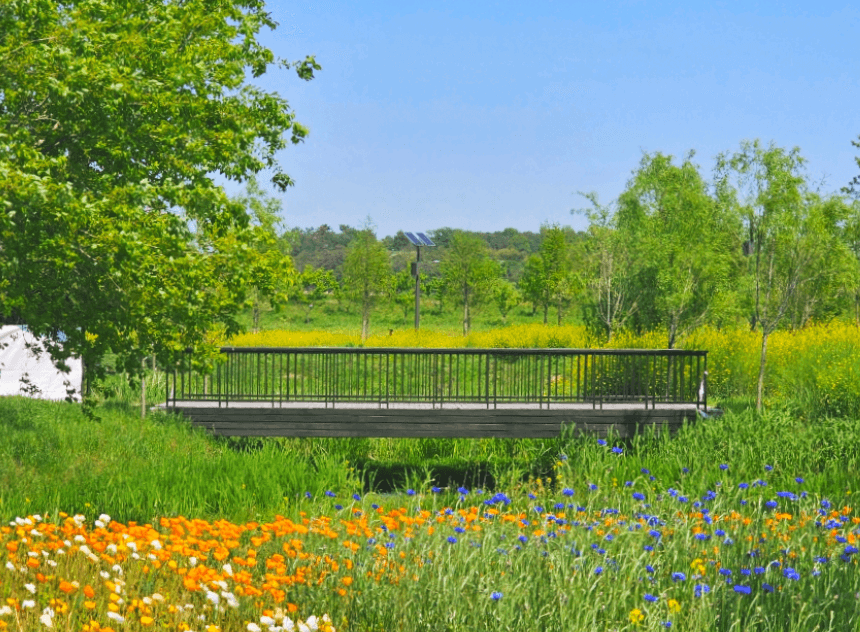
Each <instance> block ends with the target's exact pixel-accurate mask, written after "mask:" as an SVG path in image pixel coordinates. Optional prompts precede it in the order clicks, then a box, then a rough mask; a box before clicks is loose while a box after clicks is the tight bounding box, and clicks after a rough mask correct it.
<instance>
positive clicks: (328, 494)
mask: <svg viewBox="0 0 860 632" xmlns="http://www.w3.org/2000/svg"><path fill="white" fill-rule="evenodd" d="M325 495H326V496H328V497H329V498H334V497H335V493H334V492H333V491H330V490H329V491H326V493H325Z"/></svg>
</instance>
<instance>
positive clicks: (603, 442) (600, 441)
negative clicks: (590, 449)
mask: <svg viewBox="0 0 860 632" xmlns="http://www.w3.org/2000/svg"><path fill="white" fill-rule="evenodd" d="M597 445H606V439H598V440H597Z"/></svg>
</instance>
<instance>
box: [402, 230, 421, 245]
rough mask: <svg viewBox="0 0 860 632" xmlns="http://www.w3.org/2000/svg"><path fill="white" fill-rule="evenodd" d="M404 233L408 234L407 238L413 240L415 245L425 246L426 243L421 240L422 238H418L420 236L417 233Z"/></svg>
mask: <svg viewBox="0 0 860 632" xmlns="http://www.w3.org/2000/svg"><path fill="white" fill-rule="evenodd" d="M403 234H404V235H406V239H408V240H409V241H411V242H412V245H413V246H423V245H424V244H423V243H422V242H421V240H420V239H418V238H417V237H416V236H415V235H413V234H412V233H403ZM418 234H419V235H420V234H421V233H418Z"/></svg>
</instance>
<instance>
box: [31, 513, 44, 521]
mask: <svg viewBox="0 0 860 632" xmlns="http://www.w3.org/2000/svg"><path fill="white" fill-rule="evenodd" d="M33 520H35V521H36V522H42V515H41V514H34V515H33Z"/></svg>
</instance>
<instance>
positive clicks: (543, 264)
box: [520, 224, 580, 325]
mask: <svg viewBox="0 0 860 632" xmlns="http://www.w3.org/2000/svg"><path fill="white" fill-rule="evenodd" d="M579 283H580V282H579V278H578V276H577V275H576V273H575V272H574V270H573V269H572V259H571V245H570V244H569V243H568V241H567V238H566V234H565V232H564V230H562V229H561V228H560V227H559V226H558V225H557V224H556V225H552V226H543V227H541V244H540V249H539V250H538V252H537V254H534V255H532V256H531V257H529V258H528V260H527V261H526V265H525V270H524V271H523V278H522V280H521V281H520V287H521V288H522V292H523V295H524V296H525V297H526V298H527V299H528V300H530V301H532V302H533V303H535V304H536V305H540V306H541V307H543V322H544V323H545V324H546V322H547V318H548V312H549V306H550V305H551V304H552V305H555V306H556V307H557V309H558V324H559V325H560V324H561V318H562V309H563V307H564V306H565V305H567V304H568V303H569V302H570V300H571V299H572V298H573V296H574V295H575V294H576V292H577V290H578V289H579Z"/></svg>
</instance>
